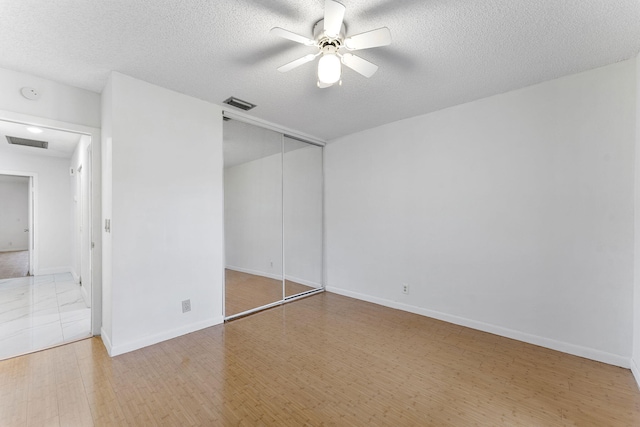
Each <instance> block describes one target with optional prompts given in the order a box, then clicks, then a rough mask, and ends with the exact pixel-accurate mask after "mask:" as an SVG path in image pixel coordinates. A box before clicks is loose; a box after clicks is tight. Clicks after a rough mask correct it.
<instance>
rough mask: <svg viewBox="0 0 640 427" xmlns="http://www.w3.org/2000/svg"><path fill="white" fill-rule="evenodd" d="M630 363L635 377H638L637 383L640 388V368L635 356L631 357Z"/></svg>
mask: <svg viewBox="0 0 640 427" xmlns="http://www.w3.org/2000/svg"><path fill="white" fill-rule="evenodd" d="M630 365H631V372H632V373H633V377H634V378H635V379H636V383H637V384H638V389H640V369H638V365H636V361H635V360H634V359H633V358H631V363H630Z"/></svg>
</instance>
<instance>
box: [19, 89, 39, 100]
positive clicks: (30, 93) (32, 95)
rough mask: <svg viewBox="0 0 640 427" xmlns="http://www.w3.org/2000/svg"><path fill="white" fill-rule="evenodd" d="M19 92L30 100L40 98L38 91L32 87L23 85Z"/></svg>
mask: <svg viewBox="0 0 640 427" xmlns="http://www.w3.org/2000/svg"><path fill="white" fill-rule="evenodd" d="M20 93H21V94H22V96H24V97H25V98H27V99H28V100H30V101H36V100H37V99H39V98H40V91H38V90H37V89H34V88H32V87H23V88H22V89H20Z"/></svg>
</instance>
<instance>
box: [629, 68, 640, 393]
mask: <svg viewBox="0 0 640 427" xmlns="http://www.w3.org/2000/svg"><path fill="white" fill-rule="evenodd" d="M639 113H640V55H638V57H637V58H636V114H635V117H636V150H635V256H634V258H633V261H634V267H635V269H634V283H633V285H634V289H633V352H632V358H631V370H632V371H633V375H634V376H635V378H636V382H637V383H638V386H639V387H640V259H639V258H638V257H639V256H640V118H639V117H638V114H639Z"/></svg>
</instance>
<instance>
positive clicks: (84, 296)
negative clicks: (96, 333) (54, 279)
mask: <svg viewBox="0 0 640 427" xmlns="http://www.w3.org/2000/svg"><path fill="white" fill-rule="evenodd" d="M80 293H81V294H82V299H83V300H84V303H85V304H86V305H87V307H89V308H91V300H90V299H89V295H88V294H87V287H86V286H85V285H82V286H80ZM91 333H92V334H93V328H91Z"/></svg>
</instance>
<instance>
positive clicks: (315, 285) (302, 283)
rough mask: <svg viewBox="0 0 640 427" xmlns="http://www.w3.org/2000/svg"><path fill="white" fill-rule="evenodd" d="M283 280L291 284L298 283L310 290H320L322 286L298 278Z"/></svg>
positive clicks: (289, 277)
mask: <svg viewBox="0 0 640 427" xmlns="http://www.w3.org/2000/svg"><path fill="white" fill-rule="evenodd" d="M284 278H285V279H287V280H289V281H291V282H296V283H300V284H301V285H305V286H309V287H311V288H321V287H322V284H320V283H316V282H312V281H311V280H306V279H301V278H299V277H293V276H284Z"/></svg>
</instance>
